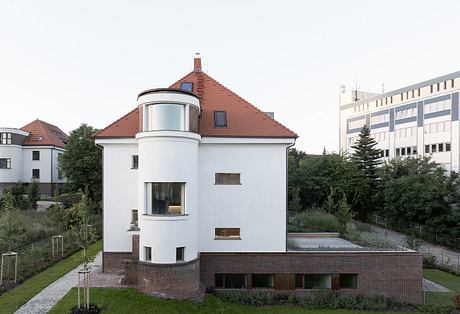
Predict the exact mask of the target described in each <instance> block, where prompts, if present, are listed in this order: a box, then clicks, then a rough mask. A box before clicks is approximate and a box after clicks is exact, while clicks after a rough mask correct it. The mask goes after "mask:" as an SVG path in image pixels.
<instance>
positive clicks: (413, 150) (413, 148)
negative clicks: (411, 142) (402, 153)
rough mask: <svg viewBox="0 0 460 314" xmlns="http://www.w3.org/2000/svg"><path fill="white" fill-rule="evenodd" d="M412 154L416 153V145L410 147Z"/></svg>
mask: <svg viewBox="0 0 460 314" xmlns="http://www.w3.org/2000/svg"><path fill="white" fill-rule="evenodd" d="M412 155H417V147H416V146H414V147H412Z"/></svg>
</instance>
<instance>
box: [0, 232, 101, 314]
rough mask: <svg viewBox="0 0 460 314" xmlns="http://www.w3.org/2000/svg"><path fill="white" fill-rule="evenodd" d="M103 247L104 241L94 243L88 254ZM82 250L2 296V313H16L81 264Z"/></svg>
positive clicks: (0, 304) (0, 305)
mask: <svg viewBox="0 0 460 314" xmlns="http://www.w3.org/2000/svg"><path fill="white" fill-rule="evenodd" d="M101 249H102V241H98V242H96V243H94V244H92V245H91V246H90V247H89V249H88V252H87V253H88V254H89V255H91V256H95V255H96V254H97V253H98V252H99V251H101ZM80 258H81V251H79V252H76V253H74V254H73V255H71V256H69V257H68V258H66V259H65V260H62V261H60V262H58V263H56V264H55V265H53V266H51V267H49V268H47V269H46V270H44V271H42V272H41V273H39V274H37V275H35V276H33V277H31V278H29V279H27V280H26V281H24V282H23V283H22V284H20V285H19V286H17V287H16V288H14V289H12V290H10V291H8V292H6V293H4V294H3V295H2V296H0V309H1V313H2V314H6V313H14V312H15V311H16V310H17V309H18V308H20V307H21V306H22V305H23V304H25V303H26V302H27V301H29V300H30V299H31V298H33V297H34V296H35V295H36V294H37V293H39V292H40V291H42V290H43V289H44V288H46V287H47V286H48V285H50V284H51V283H53V282H54V281H55V280H56V279H59V278H61V277H62V276H64V275H65V274H66V273H68V272H69V271H71V270H72V269H74V268H75V267H77V266H78V265H79V264H80Z"/></svg>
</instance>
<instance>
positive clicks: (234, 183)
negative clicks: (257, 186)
mask: <svg viewBox="0 0 460 314" xmlns="http://www.w3.org/2000/svg"><path fill="white" fill-rule="evenodd" d="M214 185H243V184H241V183H214Z"/></svg>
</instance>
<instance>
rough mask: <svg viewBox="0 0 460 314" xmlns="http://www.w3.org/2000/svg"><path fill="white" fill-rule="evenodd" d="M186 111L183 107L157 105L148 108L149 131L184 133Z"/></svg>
mask: <svg viewBox="0 0 460 314" xmlns="http://www.w3.org/2000/svg"><path fill="white" fill-rule="evenodd" d="M184 113H185V110H184V106H183V105H176V104H156V105H150V106H148V123H147V130H148V131H157V130H174V131H184V130H185V128H184V126H185V123H184V120H185V114H184Z"/></svg>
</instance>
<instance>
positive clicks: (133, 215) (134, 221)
mask: <svg viewBox="0 0 460 314" xmlns="http://www.w3.org/2000/svg"><path fill="white" fill-rule="evenodd" d="M138 220H139V211H138V210H137V209H132V210H131V223H132V224H134V225H136V226H137V222H138Z"/></svg>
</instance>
